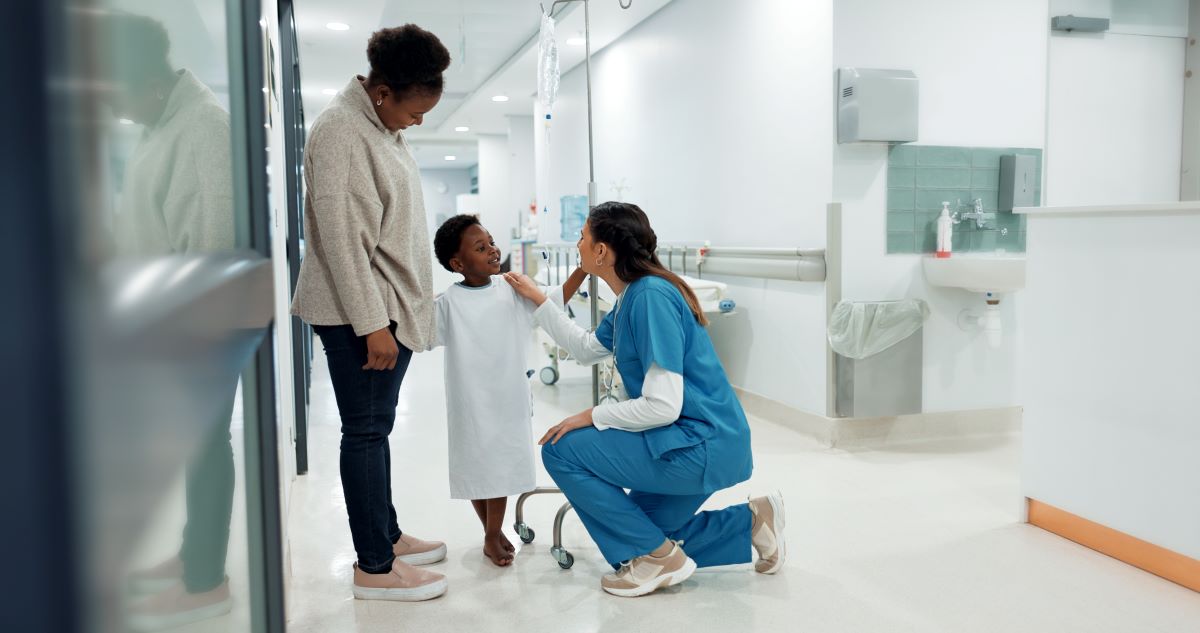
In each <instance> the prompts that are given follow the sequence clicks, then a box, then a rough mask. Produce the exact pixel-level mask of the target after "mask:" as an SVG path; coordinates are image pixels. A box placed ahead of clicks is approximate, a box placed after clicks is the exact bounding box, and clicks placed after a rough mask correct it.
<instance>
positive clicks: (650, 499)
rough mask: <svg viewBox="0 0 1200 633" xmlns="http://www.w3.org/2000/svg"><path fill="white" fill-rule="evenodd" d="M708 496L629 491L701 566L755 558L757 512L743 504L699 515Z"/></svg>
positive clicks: (713, 565)
mask: <svg viewBox="0 0 1200 633" xmlns="http://www.w3.org/2000/svg"><path fill="white" fill-rule="evenodd" d="M708 497H709V495H708V494H707V493H706V494H700V495H661V494H654V493H648V492H630V493H629V498H630V499H631V500H632V501H633V502H634V503H636V504H637V505H638V506H639V507H640V508H642V511H643V512H645V513H646V515H647V516H649V517H650V520H651V521H653V522H654V524H655V525H657V526H658V527H659V528H660V529H662V531H663V532H664V533H665V534H666V535H667V538H669V539H671V540H673V541H681V542H683V551H684V552H686V553H687V555H688V556H690V557H691V558H692V560H694V561H696V565H697V566H698V567H715V566H718V565H739V564H742V563H749V562H751V561H752V560H753V556H752V554H751V552H752V551H753V550H752V549H751V547H752V546H751V544H750V536H751V535H750V530H751V527H752V526H753V525H754V514H753V513H751V512H750V506H749V504H746V503H742V504H738V505H735V506H729V507H728V508H724V509H721V510H709V511H707V512H701V513H700V514H696V510H697V509H699V508H700V506H701V505H703V504H704V502H705V501H706V500H707V499H708Z"/></svg>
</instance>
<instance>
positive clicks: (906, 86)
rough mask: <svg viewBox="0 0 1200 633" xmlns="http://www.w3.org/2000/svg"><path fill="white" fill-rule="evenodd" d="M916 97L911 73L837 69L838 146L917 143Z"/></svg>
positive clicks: (915, 88) (915, 87)
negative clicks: (841, 144)
mask: <svg viewBox="0 0 1200 633" xmlns="http://www.w3.org/2000/svg"><path fill="white" fill-rule="evenodd" d="M917 96H918V82H917V76H916V74H915V73H913V72H912V71H911V70H885V69H880V68H840V69H838V143H910V142H912V141H915V140H917Z"/></svg>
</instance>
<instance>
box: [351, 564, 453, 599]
mask: <svg viewBox="0 0 1200 633" xmlns="http://www.w3.org/2000/svg"><path fill="white" fill-rule="evenodd" d="M444 593H446V577H445V576H443V575H441V574H439V573H435V572H432V571H428V570H425V569H421V568H419V567H413V566H412V565H409V564H407V563H405V562H403V561H401V560H400V559H396V560H395V561H394V562H393V563H392V570H391V571H389V572H388V573H386V574H368V573H367V572H365V571H363V570H361V569H359V568H358V564H357V563H355V565H354V597H355V598H357V599H359V600H395V601H398V602H421V601H422V600H432V599H434V598H437V597H438V596H441V595H442V594H444Z"/></svg>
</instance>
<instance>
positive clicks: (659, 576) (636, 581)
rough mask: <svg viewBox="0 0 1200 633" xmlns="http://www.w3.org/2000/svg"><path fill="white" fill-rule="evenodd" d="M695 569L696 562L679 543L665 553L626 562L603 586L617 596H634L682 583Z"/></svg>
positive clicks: (602, 582) (647, 555) (607, 577)
mask: <svg viewBox="0 0 1200 633" xmlns="http://www.w3.org/2000/svg"><path fill="white" fill-rule="evenodd" d="M695 571H696V561H694V560H692V559H691V558H688V555H687V554H684V553H683V548H681V547H679V543H678V542H676V543H672V547H671V551H670V552H669V553H667V554H666V555H665V556H661V557H659V556H651V555H650V554H646V555H645V556H638V557H637V558H635V559H633V560H631V561H629V562H628V563H624V564H622V565H621V569H620V570H619V571H617V572H616V573H613V574H608V575H606V576H605V577H604V578H603V579H601V580H600V586H601V587H602V588H603V589H604V590H605V591H607V592H608V593H611V594H612V595H614V596H621V597H622V598H634V597H637V596H644V595H646V594H648V593H653V592H654V591H657V590H659V589H662V588H663V587H670V586H672V585H678V584H679V583H681V582H683V581H685V580H687V579H688V578H689V577H690V576H691V575H692V573H693V572H695Z"/></svg>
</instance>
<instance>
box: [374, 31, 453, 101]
mask: <svg viewBox="0 0 1200 633" xmlns="http://www.w3.org/2000/svg"><path fill="white" fill-rule="evenodd" d="M367 60H368V61H370V62H371V74H370V76H369V77H368V79H369V80H370V82H371V84H373V85H379V84H383V85H385V86H387V87H388V88H391V89H392V91H393V92H395V93H396V98H397V99H402V98H404V97H407V96H408V95H409V94H411V93H425V94H434V95H440V94H442V89H443V88H444V87H445V80H444V79H443V78H442V73H443V72H445V71H446V69H447V68H449V67H450V51H449V50H447V49H446V46H445V45H444V44H442V41H441V40H439V39H438V36H436V35H434V34H433V33H430V32H429V31H426V30H425V29H423V28H421V27H419V26H417V25H415V24H405V25H404V26H396V27H392V28H387V29H381V30H378V31H375V32H374V33H372V34H371V39H370V40H368V41H367Z"/></svg>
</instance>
